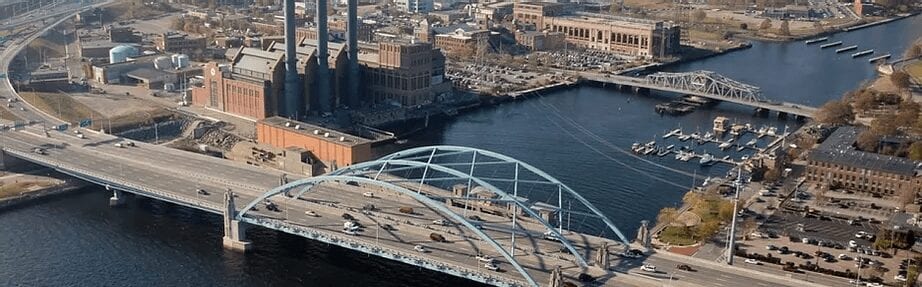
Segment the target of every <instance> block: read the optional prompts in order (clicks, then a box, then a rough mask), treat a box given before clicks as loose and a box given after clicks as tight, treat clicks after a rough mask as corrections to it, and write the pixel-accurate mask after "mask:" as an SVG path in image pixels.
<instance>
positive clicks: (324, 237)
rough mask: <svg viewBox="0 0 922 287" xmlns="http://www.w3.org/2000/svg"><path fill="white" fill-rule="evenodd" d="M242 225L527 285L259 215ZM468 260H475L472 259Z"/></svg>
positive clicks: (482, 278) (483, 278) (490, 281)
mask: <svg viewBox="0 0 922 287" xmlns="http://www.w3.org/2000/svg"><path fill="white" fill-rule="evenodd" d="M241 221H243V222H246V223H249V224H253V225H258V226H263V227H266V228H270V229H275V230H279V231H283V232H286V233H290V234H294V235H298V236H302V237H305V238H309V239H313V240H317V241H321V242H325V243H329V244H334V245H337V246H341V247H345V248H349V249H352V250H356V251H360V252H364V253H368V254H373V255H377V256H380V257H384V258H388V259H392V260H397V261H401V262H404V263H408V264H412V265H416V266H420V267H423V268H427V269H430V270H435V271H438V272H442V273H448V274H452V275H456V276H460V277H464V278H468V279H471V280H475V281H478V282H483V283H486V284H491V285H497V286H528V284H526V283H525V282H524V281H522V280H517V279H514V278H510V277H506V276H497V275H496V274H497V273H489V272H484V271H480V270H475V269H471V268H467V267H464V266H461V265H457V264H450V263H444V262H442V260H440V259H438V258H436V257H434V256H428V255H424V254H422V253H407V252H405V251H402V250H399V249H396V248H391V247H387V246H384V245H380V244H376V243H375V242H372V241H368V240H362V239H359V238H360V237H359V238H357V237H345V236H341V235H339V234H337V233H334V232H329V231H325V230H318V229H314V228H310V227H307V226H303V225H299V224H295V223H291V222H285V221H282V220H278V219H274V218H271V217H264V216H259V215H248V216H246V217H243V218H242V220H241ZM471 260H476V259H474V258H473V257H472V258H471ZM477 262H479V261H477ZM475 264H476V263H475Z"/></svg>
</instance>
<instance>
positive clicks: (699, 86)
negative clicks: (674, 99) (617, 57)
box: [644, 71, 766, 102]
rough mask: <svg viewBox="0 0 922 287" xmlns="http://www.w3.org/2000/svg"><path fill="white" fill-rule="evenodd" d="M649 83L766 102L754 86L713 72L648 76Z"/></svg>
mask: <svg viewBox="0 0 922 287" xmlns="http://www.w3.org/2000/svg"><path fill="white" fill-rule="evenodd" d="M644 79H645V80H646V82H647V83H650V84H654V85H659V86H662V87H667V88H673V89H678V90H685V91H697V92H702V93H705V94H711V95H716V96H721V97H725V98H731V99H736V100H741V101H748V102H765V101H766V100H765V99H764V98H762V92H761V90H760V89H759V88H758V87H756V86H752V85H748V84H745V83H741V82H739V81H736V80H733V79H730V78H727V77H724V76H722V75H720V74H718V73H715V72H711V71H694V72H686V73H667V72H659V73H655V74H651V75H647V76H646V77H645V78H644Z"/></svg>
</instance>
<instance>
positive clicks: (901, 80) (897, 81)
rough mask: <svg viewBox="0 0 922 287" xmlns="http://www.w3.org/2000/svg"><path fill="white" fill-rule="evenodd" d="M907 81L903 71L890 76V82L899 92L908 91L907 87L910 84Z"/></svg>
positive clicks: (907, 75)
mask: <svg viewBox="0 0 922 287" xmlns="http://www.w3.org/2000/svg"><path fill="white" fill-rule="evenodd" d="M909 80H910V79H909V74H907V73H906V72H904V71H895V72H893V74H891V75H890V82H892V83H893V85H894V86H896V88H897V89H900V90H906V89H909V85H910V84H911V83H910V82H909Z"/></svg>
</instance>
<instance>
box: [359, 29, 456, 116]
mask: <svg viewBox="0 0 922 287" xmlns="http://www.w3.org/2000/svg"><path fill="white" fill-rule="evenodd" d="M359 65H361V66H362V68H363V69H362V82H363V85H362V88H363V89H364V91H363V92H364V93H363V95H364V97H366V98H367V97H369V96H371V98H372V100H373V101H374V102H375V103H382V104H392V105H400V106H416V105H425V104H429V103H432V102H433V101H434V100H435V98H436V97H437V96H438V95H440V94H444V93H449V92H450V91H451V84H450V83H449V82H447V81H445V56H444V55H443V54H442V52H441V50H439V49H436V48H433V47H432V44H430V43H412V42H382V43H379V44H378V48H377V50H376V51H366V52H364V53H360V54H359Z"/></svg>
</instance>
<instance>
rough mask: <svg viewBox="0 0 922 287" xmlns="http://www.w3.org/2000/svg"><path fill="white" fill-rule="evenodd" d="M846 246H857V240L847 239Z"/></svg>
mask: <svg viewBox="0 0 922 287" xmlns="http://www.w3.org/2000/svg"><path fill="white" fill-rule="evenodd" d="M848 247H850V248H858V242H857V241H854V240H849V241H848Z"/></svg>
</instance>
